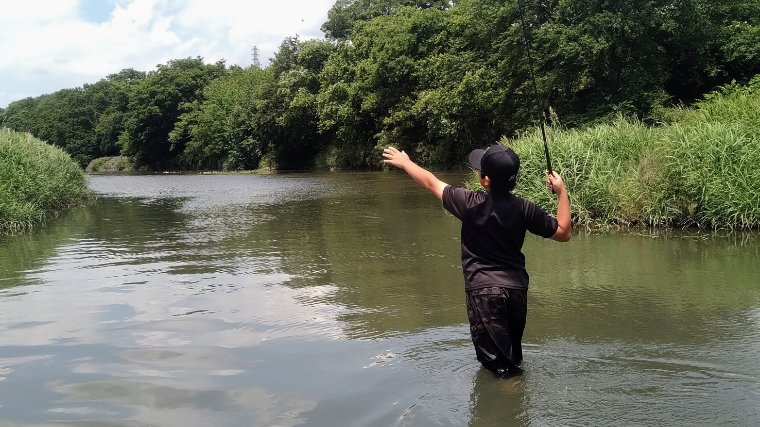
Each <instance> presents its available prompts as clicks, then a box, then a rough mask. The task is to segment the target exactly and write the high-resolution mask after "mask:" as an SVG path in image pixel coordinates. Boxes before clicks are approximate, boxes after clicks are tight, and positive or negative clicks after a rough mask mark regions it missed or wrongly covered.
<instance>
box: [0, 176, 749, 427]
mask: <svg viewBox="0 0 760 427" xmlns="http://www.w3.org/2000/svg"><path fill="white" fill-rule="evenodd" d="M445 178H446V179H447V180H449V181H450V182H454V183H456V182H461V180H462V179H463V177H462V176H461V175H450V176H449V175H446V176H445ZM90 185H91V187H92V188H93V190H94V191H96V192H97V193H98V194H99V197H98V200H97V201H96V202H95V203H93V204H91V205H89V206H87V207H84V208H81V209H77V210H75V211H74V212H71V213H70V214H68V215H66V216H64V217H62V218H59V219H58V220H56V221H55V222H53V223H52V224H51V225H50V226H49V227H47V228H45V229H43V230H39V231H37V232H35V233H34V234H31V235H22V236H12V237H3V238H0V424H1V425H51V424H55V425H66V424H71V425H83V424H84V425H88V424H94V425H104V424H106V425H117V426H119V425H125V426H126V425H129V426H135V425H137V426H142V425H181V426H196V425H197V426H207V425H230V426H233V425H234V426H237V425H256V426H274V425H277V426H295V425H307V426H394V425H396V426H434V425H435V426H441V425H443V426H462V425H470V426H490V425H494V426H496V425H499V426H501V425H536V426H544V425H546V426H555V425H590V424H591V425H695V424H696V425H716V424H731V425H754V424H757V423H758V422H760V379H758V377H760V375H759V373H760V358H759V357H758V356H757V355H758V354H760V266H759V265H758V259H760V249H758V248H759V247H760V245H758V243H759V241H758V239H757V237H756V236H753V235H747V234H729V235H725V236H716V235H699V234H695V233H690V232H670V233H662V234H657V235H648V234H646V233H641V234H614V233H613V234H605V235H598V234H597V235H594V234H586V233H576V234H575V236H574V237H573V240H572V241H571V242H569V243H567V244H558V243H556V242H550V241H546V240H542V239H539V238H535V237H529V238H528V239H527V240H526V247H525V253H526V257H527V259H528V270H529V272H530V274H531V289H530V292H529V314H528V326H527V328H526V333H525V338H524V343H525V347H524V348H525V363H524V365H525V369H526V372H525V374H524V375H522V376H520V377H516V378H512V379H509V380H498V379H496V378H494V377H493V376H491V374H490V373H489V372H487V371H485V370H483V369H482V368H480V365H479V364H478V363H477V361H476V360H475V356H474V351H473V349H472V347H471V343H470V340H469V334H468V327H467V318H466V313H465V309H464V295H463V284H462V276H461V267H460V265H459V224H458V222H457V221H456V219H455V218H453V217H451V216H450V215H448V214H446V213H445V212H444V211H443V209H442V208H441V207H440V204H439V203H437V201H436V199H435V198H434V197H432V196H430V195H429V194H426V193H425V192H424V191H423V190H421V189H419V188H417V187H416V186H415V185H414V184H413V183H412V181H411V180H409V179H408V178H407V177H406V176H405V175H403V174H400V173H334V174H290V175H268V176H256V175H207V176H203V175H143V176H92V177H91V179H90Z"/></svg>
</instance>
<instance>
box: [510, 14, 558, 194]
mask: <svg viewBox="0 0 760 427" xmlns="http://www.w3.org/2000/svg"><path fill="white" fill-rule="evenodd" d="M523 1H524V0H523ZM523 6H524V5H523V2H522V1H520V0H517V8H518V9H520V21H521V22H522V32H523V41H524V43H525V52H526V54H527V55H528V71H529V73H530V79H531V82H532V83H533V108H534V109H537V112H538V118H539V123H540V124H541V138H543V140H544V156H546V170H547V171H548V172H549V175H551V174H552V172H553V169H552V159H551V157H550V156H549V143H548V142H547V141H546V129H545V125H544V121H545V117H544V116H545V114H544V108H543V106H540V105H538V85H537V84H536V73H535V71H534V70H533V53H532V51H533V42H532V40H531V38H530V36H529V34H528V24H527V23H526V22H525V9H524V7H523ZM552 192H554V190H552Z"/></svg>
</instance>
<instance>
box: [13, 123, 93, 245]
mask: <svg viewBox="0 0 760 427" xmlns="http://www.w3.org/2000/svg"><path fill="white" fill-rule="evenodd" d="M88 197H89V191H88V189H87V181H86V177H85V174H84V172H83V171H82V169H81V168H80V167H79V166H78V165H77V164H76V163H75V162H74V161H73V160H72V159H71V157H70V156H69V155H68V154H66V153H65V152H64V151H63V150H61V149H60V148H57V147H53V146H51V145H48V144H46V143H44V142H43V141H40V140H39V139H36V138H34V137H32V136H31V135H29V134H26V133H18V132H14V131H11V130H9V129H0V233H2V234H6V233H13V232H20V231H27V230H30V229H32V228H33V227H35V226H36V225H39V224H42V223H44V222H45V221H46V220H48V219H50V218H52V217H55V216H56V215H58V214H59V213H60V212H62V211H63V210H65V209H67V208H70V207H72V206H75V205H77V204H80V203H82V202H83V201H84V200H86V199H87V198H88Z"/></svg>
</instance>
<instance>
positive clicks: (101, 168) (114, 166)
mask: <svg viewBox="0 0 760 427" xmlns="http://www.w3.org/2000/svg"><path fill="white" fill-rule="evenodd" d="M85 170H86V171H87V172H129V171H133V170H135V164H134V161H133V160H132V159H131V158H129V157H126V156H115V157H98V158H97V159H93V160H92V161H91V162H90V163H89V164H88V165H87V167H86V168H85Z"/></svg>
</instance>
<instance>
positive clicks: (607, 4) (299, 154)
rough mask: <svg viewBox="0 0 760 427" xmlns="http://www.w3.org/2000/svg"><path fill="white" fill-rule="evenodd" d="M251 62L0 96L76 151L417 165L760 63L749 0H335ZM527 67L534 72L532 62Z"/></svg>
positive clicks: (754, 5) (714, 81)
mask: <svg viewBox="0 0 760 427" xmlns="http://www.w3.org/2000/svg"><path fill="white" fill-rule="evenodd" d="M322 30H323V31H324V34H325V38H324V39H320V40H301V39H299V38H298V37H297V36H294V37H288V38H286V39H284V40H283V42H282V44H281V45H280V47H279V50H278V51H277V52H276V53H275V54H274V57H273V58H271V62H270V64H269V65H268V66H266V67H264V68H261V67H259V66H257V65H252V66H250V67H248V68H242V67H239V66H228V65H227V64H226V63H225V62H224V61H220V62H217V63H214V64H207V63H205V62H204V60H203V58H200V57H196V58H184V59H175V60H171V61H168V62H167V63H166V64H161V65H159V66H157V68H156V69H155V70H152V71H148V72H143V71H138V70H134V69H125V70H122V71H121V72H119V73H116V74H112V75H109V76H107V77H105V78H104V79H102V80H100V81H99V82H97V83H94V84H86V85H83V86H82V87H78V88H74V89H63V90H60V91H58V92H55V93H52V94H48V95H42V96H39V97H35V98H27V99H22V100H19V101H15V102H13V103H11V104H10V105H9V106H8V107H7V108H6V109H4V110H2V109H0V124H2V126H5V127H9V128H11V129H14V130H17V131H25V132H30V133H32V134H33V135H34V136H36V137H38V138H40V139H43V140H45V141H47V142H49V143H52V144H54V145H57V146H59V147H61V148H63V149H64V150H66V151H67V152H68V153H70V154H71V156H72V157H73V158H74V159H75V160H76V161H77V162H79V163H80V164H81V165H86V164H87V163H88V162H90V161H91V160H93V159H95V158H98V157H103V156H114V155H125V156H129V157H131V158H133V159H134V162H135V163H136V164H137V165H138V166H140V167H144V168H147V169H153V170H165V169H186V170H202V169H225V170H232V169H256V168H260V167H267V168H274V169H293V170H295V169H309V168H335V169H342V168H349V169H351V168H353V169H367V168H379V167H380V165H381V162H380V161H379V159H380V147H383V146H385V145H388V144H394V145H396V146H399V147H401V148H404V149H405V150H407V151H408V152H410V153H413V155H414V157H415V158H416V159H417V160H419V161H420V162H422V163H423V164H425V165H427V166H430V167H451V166H455V165H459V164H461V160H462V159H463V158H464V155H465V154H466V153H467V152H469V151H470V150H471V149H472V148H475V147H483V146H485V145H488V144H491V143H495V142H496V141H498V140H499V138H500V137H502V136H505V135H506V136H514V135H517V134H519V133H520V132H522V131H524V130H526V129H528V128H530V127H532V126H535V124H536V123H537V114H538V111H539V110H544V111H550V112H551V114H550V120H551V121H552V122H553V123H555V124H561V125H562V126H565V127H570V128H575V127H583V126H586V125H589V124H594V123H599V122H604V121H607V120H609V119H610V117H616V116H619V115H621V114H622V115H625V116H635V117H638V118H640V119H643V120H650V121H656V120H657V118H658V112H659V111H660V110H661V108H662V107H665V106H669V105H677V104H689V103H692V102H694V101H696V100H699V99H700V98H701V97H702V96H703V95H704V94H705V93H708V92H710V91H711V90H713V89H715V88H716V87H717V86H720V85H722V84H725V83H728V82H731V81H737V82H739V83H744V82H747V81H749V79H750V78H751V77H752V76H754V75H756V74H758V73H760V0H722V1H721V2H715V1H711V0H562V1H559V0H456V1H452V0H427V1H425V0H338V1H337V2H336V3H335V4H334V6H333V7H332V9H331V10H330V11H329V14H328V19H327V21H326V22H325V23H324V24H323V26H322ZM533 76H535V87H534V85H533V79H532V77H533Z"/></svg>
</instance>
